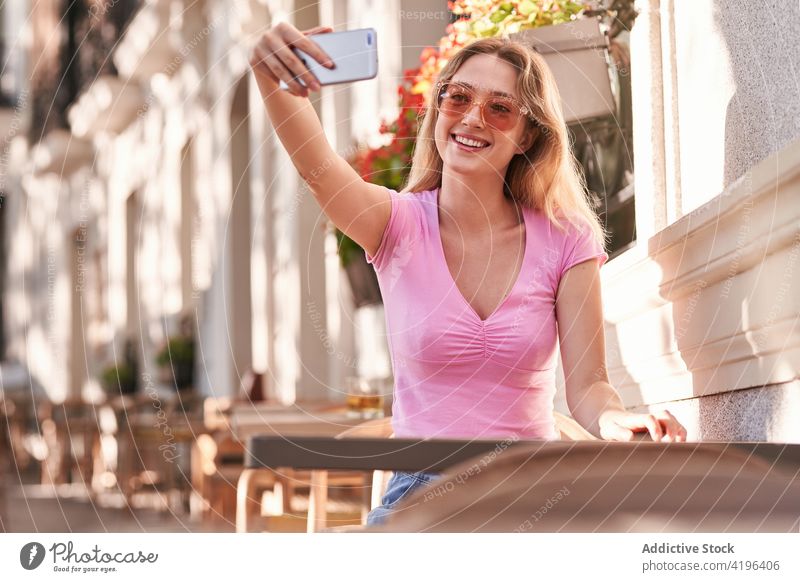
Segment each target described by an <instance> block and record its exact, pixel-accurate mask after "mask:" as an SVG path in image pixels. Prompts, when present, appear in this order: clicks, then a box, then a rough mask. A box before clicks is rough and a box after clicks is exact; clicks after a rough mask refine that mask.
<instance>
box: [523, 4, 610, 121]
mask: <svg viewBox="0 0 800 582" xmlns="http://www.w3.org/2000/svg"><path fill="white" fill-rule="evenodd" d="M509 38H510V39H513V40H516V41H519V42H522V43H524V44H527V45H529V46H532V47H533V48H534V50H536V52H538V53H539V54H541V55H542V57H544V60H545V61H546V62H547V64H548V66H549V67H550V70H552V71H553V76H554V77H555V79H556V84H557V85H558V90H559V92H560V93H561V103H562V107H563V109H564V118H565V120H566V122H567V124H570V123H575V122H578V121H581V120H584V119H591V118H594V117H602V116H605V115H610V114H613V113H615V112H616V103H615V100H614V96H613V94H612V92H611V81H610V78H609V71H608V64H609V57H608V39H607V37H606V35H605V33H603V32H602V31H601V30H600V23H599V21H598V20H597V19H595V18H581V19H579V20H575V21H573V22H566V23H564V24H556V25H554V26H543V27H541V28H532V29H528V30H523V31H521V32H518V33H514V34H511V35H509Z"/></svg>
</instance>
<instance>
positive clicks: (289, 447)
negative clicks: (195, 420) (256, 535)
mask: <svg viewBox="0 0 800 582" xmlns="http://www.w3.org/2000/svg"><path fill="white" fill-rule="evenodd" d="M596 442H597V441H573V442H571V443H570V445H571V446H572V447H575V448H580V447H590V446H596V444H595V443H596ZM601 442H604V443H605V444H606V445H607V446H614V447H631V446H651V447H664V446H683V447H691V446H693V445H700V444H702V445H710V444H713V445H719V446H721V447H726V446H730V447H735V448H736V449H740V450H742V451H744V452H746V453H748V454H753V455H756V456H759V457H761V458H763V459H765V460H767V461H768V462H770V463H772V464H773V465H774V466H775V468H777V469H779V470H784V471H789V472H791V474H794V475H795V476H796V477H797V478H800V444H784V443H766V442H722V441H702V442H697V443H694V442H689V443H654V442H649V441H644V440H640V441H631V442H614V441H601ZM504 443H509V444H508V445H507V446H514V447H515V446H525V445H536V446H537V447H541V450H542V452H547V448H548V447H549V446H553V443H558V446H563V441H546V440H516V441H510V440H503V439H470V440H460V439H409V438H391V439H385V438H353V439H347V440H339V439H334V438H325V437H320V436H316V435H314V436H295V437H292V438H284V437H281V436H274V435H257V436H252V437H250V440H249V444H248V446H247V453H246V456H245V466H246V467H250V468H257V467H263V468H266V467H269V468H278V467H291V468H295V469H343V470H360V471H372V470H376V469H383V470H392V471H432V472H440V471H445V470H447V469H448V468H449V467H452V466H453V465H455V464H457V463H460V462H462V461H466V460H469V459H472V458H474V457H478V456H480V455H485V454H490V453H491V452H492V451H496V450H497V447H498V445H500V446H503V445H504Z"/></svg>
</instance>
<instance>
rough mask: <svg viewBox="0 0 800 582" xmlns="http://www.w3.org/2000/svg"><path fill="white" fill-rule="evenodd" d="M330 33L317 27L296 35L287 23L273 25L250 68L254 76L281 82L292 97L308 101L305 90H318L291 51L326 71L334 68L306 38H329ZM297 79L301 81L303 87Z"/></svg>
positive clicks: (306, 69)
mask: <svg viewBox="0 0 800 582" xmlns="http://www.w3.org/2000/svg"><path fill="white" fill-rule="evenodd" d="M332 31H333V29H332V28H330V27H329V26H317V27H315V28H312V29H309V30H304V31H299V30H297V29H296V28H295V27H294V26H292V25H291V24H289V23H287V22H281V23H279V24H276V25H275V26H273V27H272V28H270V29H269V30H268V31H267V32H265V33H264V34H263V35H262V36H261V38H260V39H259V40H258V42H257V43H256V45H255V47H253V52H252V53H251V55H250V66H251V67H252V68H253V71H254V72H255V73H256V75H263V76H265V77H267V78H268V79H270V81H272V82H274V83H276V84H277V83H279V82H280V81H283V82H284V83H285V84H286V86H287V88H288V90H289V91H290V92H291V93H292V94H293V95H297V96H301V97H307V96H308V89H307V88H306V87H310V88H311V89H314V90H319V83H318V82H317V80H316V79H315V78H314V75H312V74H311V72H310V71H309V70H308V67H306V66H305V65H303V63H302V61H301V60H300V58H299V57H298V56H297V54H296V53H295V52H294V51H293V50H292V49H293V48H299V49H301V50H302V51H303V52H305V53H306V54H308V55H311V56H312V57H313V58H314V59H315V61H316V62H317V63H322V64H323V65H324V66H325V67H327V68H334V67H335V64H334V62H333V60H332V59H331V58H330V57H329V56H328V55H327V54H326V53H325V51H323V50H322V49H321V48H320V47H319V45H318V44H317V43H315V42H314V41H312V40H310V39H309V38H308V37H309V36H311V35H315V34H328V33H330V32H332ZM299 79H303V81H304V82H305V86H304V85H303V84H301V83H300V82H299Z"/></svg>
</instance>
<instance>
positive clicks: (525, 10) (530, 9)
mask: <svg viewBox="0 0 800 582" xmlns="http://www.w3.org/2000/svg"><path fill="white" fill-rule="evenodd" d="M537 8H538V7H537V6H536V4H534V3H533V2H531V0H522V2H520V3H519V6H517V12H519V13H520V14H521V15H522V16H528V15H529V14H532V13H535V12H536V11H537Z"/></svg>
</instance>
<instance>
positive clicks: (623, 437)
mask: <svg viewBox="0 0 800 582" xmlns="http://www.w3.org/2000/svg"><path fill="white" fill-rule="evenodd" d="M600 436H601V437H603V438H604V439H606V440H610V441H629V440H632V439H633V431H632V430H630V429H627V428H625V427H624V426H620V425H619V424H616V423H612V424H611V425H610V426H607V427H604V428H603V430H601V431H600Z"/></svg>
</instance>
